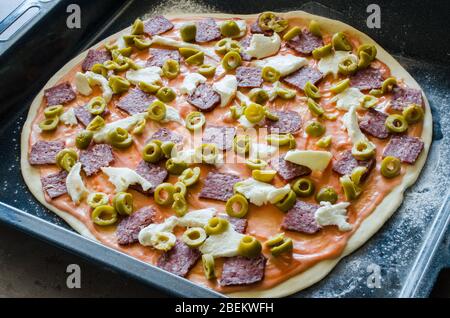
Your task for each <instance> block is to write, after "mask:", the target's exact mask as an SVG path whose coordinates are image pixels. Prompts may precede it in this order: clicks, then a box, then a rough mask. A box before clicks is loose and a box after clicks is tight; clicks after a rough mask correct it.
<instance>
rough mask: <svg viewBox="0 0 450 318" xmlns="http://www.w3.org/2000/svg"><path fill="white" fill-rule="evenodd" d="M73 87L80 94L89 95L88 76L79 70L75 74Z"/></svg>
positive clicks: (90, 92) (90, 90)
mask: <svg viewBox="0 0 450 318" xmlns="http://www.w3.org/2000/svg"><path fill="white" fill-rule="evenodd" d="M75 87H76V89H77V91H78V93H80V94H81V95H84V96H89V95H91V94H92V88H91V86H90V85H89V80H88V77H87V76H86V75H85V74H83V73H81V72H77V73H76V74H75Z"/></svg>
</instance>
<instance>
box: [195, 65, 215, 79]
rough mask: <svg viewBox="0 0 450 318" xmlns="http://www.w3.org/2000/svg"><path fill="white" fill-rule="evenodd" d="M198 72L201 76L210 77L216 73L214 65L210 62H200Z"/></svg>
mask: <svg viewBox="0 0 450 318" xmlns="http://www.w3.org/2000/svg"><path fill="white" fill-rule="evenodd" d="M198 72H199V73H200V74H201V75H203V76H206V77H211V76H214V74H216V66H214V65H212V64H202V65H200V66H199V68H198Z"/></svg>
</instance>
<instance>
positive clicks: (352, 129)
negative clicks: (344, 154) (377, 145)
mask: <svg viewBox="0 0 450 318" xmlns="http://www.w3.org/2000/svg"><path fill="white" fill-rule="evenodd" d="M342 123H343V124H344V126H345V129H347V133H348V136H349V137H350V140H351V141H352V143H353V144H356V143H357V142H358V141H360V140H365V141H368V139H367V137H366V136H365V135H364V134H363V133H362V131H361V129H360V128H359V123H358V116H357V115H356V107H355V106H353V107H351V108H350V109H349V111H348V112H347V113H345V114H344V116H342Z"/></svg>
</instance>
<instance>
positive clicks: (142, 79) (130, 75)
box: [125, 66, 162, 85]
mask: <svg viewBox="0 0 450 318" xmlns="http://www.w3.org/2000/svg"><path fill="white" fill-rule="evenodd" d="M161 74H162V70H161V68H160V67H157V66H149V67H146V68H140V69H138V70H129V71H127V73H126V75H125V76H126V78H127V80H129V81H130V82H131V83H133V84H134V85H139V83H145V84H148V85H152V84H155V83H158V82H160V81H161Z"/></svg>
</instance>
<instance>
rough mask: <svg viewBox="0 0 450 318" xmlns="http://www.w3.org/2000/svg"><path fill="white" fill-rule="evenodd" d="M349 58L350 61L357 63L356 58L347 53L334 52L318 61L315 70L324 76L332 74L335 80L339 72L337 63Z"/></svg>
mask: <svg viewBox="0 0 450 318" xmlns="http://www.w3.org/2000/svg"><path fill="white" fill-rule="evenodd" d="M347 57H350V58H351V59H352V60H354V61H357V60H358V58H357V57H356V56H355V55H354V54H352V52H349V51H335V52H334V53H331V54H329V55H327V56H325V57H323V58H321V59H320V61H319V63H318V64H317V69H318V70H319V71H320V72H321V73H322V74H323V75H324V76H325V75H327V74H333V76H334V78H337V75H338V72H339V63H341V62H342V61H343V60H345V59H346V58H347Z"/></svg>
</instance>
